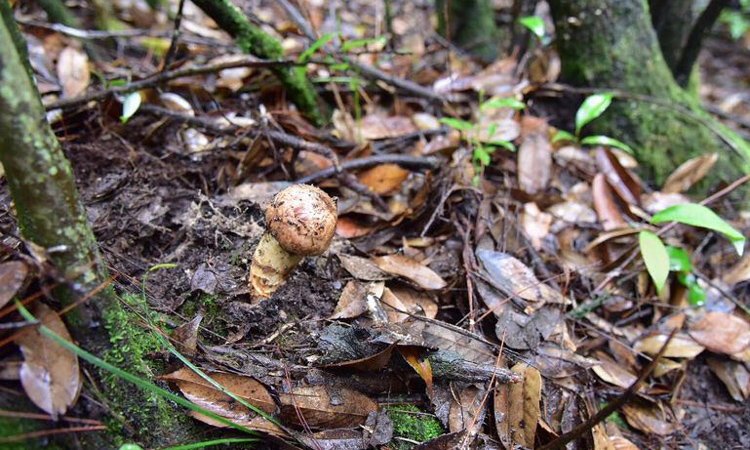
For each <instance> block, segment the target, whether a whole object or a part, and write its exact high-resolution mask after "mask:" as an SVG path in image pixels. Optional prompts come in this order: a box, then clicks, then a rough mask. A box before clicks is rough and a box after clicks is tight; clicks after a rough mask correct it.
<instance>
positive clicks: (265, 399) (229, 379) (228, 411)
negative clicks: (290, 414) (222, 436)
mask: <svg viewBox="0 0 750 450" xmlns="http://www.w3.org/2000/svg"><path fill="white" fill-rule="evenodd" d="M207 375H208V376H210V377H211V378H212V379H213V380H214V381H216V382H217V383H219V384H220V385H221V386H223V387H224V388H225V389H226V390H228V391H229V392H231V393H233V394H234V395H236V396H237V397H240V398H241V399H243V400H245V401H247V402H248V403H250V404H251V405H253V406H255V407H256V408H258V409H260V410H262V411H264V412H266V413H268V414H273V413H274V412H276V403H275V402H274V401H273V397H271V394H270V393H269V392H268V389H267V388H266V387H265V386H264V385H263V384H262V383H261V382H259V381H258V380H256V379H254V378H251V377H246V376H242V375H235V374H233V373H222V372H213V373H207ZM159 379H161V380H166V381H171V382H174V383H175V384H177V387H179V388H180V390H181V391H182V393H183V394H185V397H187V398H189V399H190V400H191V401H193V402H195V403H197V404H199V405H200V406H202V407H204V408H205V409H207V410H209V411H212V412H215V413H216V414H219V415H221V416H223V417H227V418H231V419H243V420H249V419H251V418H252V417H253V416H254V415H255V414H256V413H255V412H254V411H252V410H250V409H249V408H247V407H246V406H244V405H242V404H240V403H238V402H236V401H235V400H233V399H232V398H231V397H230V396H228V395H227V394H225V393H223V392H221V391H220V390H218V389H216V387H214V386H213V385H212V384H211V383H210V382H208V381H207V380H205V379H203V377H201V376H200V375H198V374H197V373H195V372H193V370H192V369H190V368H189V367H183V368H181V369H179V370H177V371H175V372H172V373H169V374H166V375H162V376H160V377H159ZM204 405H205V406H204Z"/></svg>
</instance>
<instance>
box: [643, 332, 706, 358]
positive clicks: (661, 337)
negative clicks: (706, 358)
mask: <svg viewBox="0 0 750 450" xmlns="http://www.w3.org/2000/svg"><path fill="white" fill-rule="evenodd" d="M668 337H669V336H668V335H666V334H662V333H657V334H652V335H650V336H646V337H645V338H643V339H641V340H640V341H638V342H636V344H635V347H634V350H636V351H639V352H644V353H647V354H649V355H652V356H653V355H656V354H657V353H659V350H661V348H662V346H663V345H664V343H666V342H667V338H668ZM703 350H705V347H704V346H702V345H700V344H698V343H697V342H695V341H694V340H693V339H691V338H690V336H688V335H687V334H685V333H682V332H679V333H676V334H675V335H674V337H673V338H672V341H671V342H670V343H669V345H667V348H666V350H665V351H664V355H663V356H664V357H666V358H688V359H692V358H695V357H696V356H698V355H699V354H700V353H701V352H702V351H703Z"/></svg>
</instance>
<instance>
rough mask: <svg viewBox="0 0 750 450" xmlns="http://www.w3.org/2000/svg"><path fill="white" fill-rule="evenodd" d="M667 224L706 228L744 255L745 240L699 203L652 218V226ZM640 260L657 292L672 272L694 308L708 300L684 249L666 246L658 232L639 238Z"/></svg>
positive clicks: (647, 233)
mask: <svg viewBox="0 0 750 450" xmlns="http://www.w3.org/2000/svg"><path fill="white" fill-rule="evenodd" d="M665 222H679V223H682V224H685V225H692V226H694V227H700V228H706V229H709V230H712V231H716V232H718V233H721V234H723V235H724V236H725V237H726V238H727V239H729V241H730V242H731V243H732V245H733V246H734V248H735V250H736V251H737V253H738V254H739V255H740V256H742V252H743V250H744V247H745V237H744V236H743V235H742V233H740V232H739V231H737V230H736V229H734V228H733V227H732V226H731V225H729V224H728V223H727V222H726V221H724V219H722V218H721V217H719V216H718V215H717V214H716V213H715V212H713V211H712V210H711V209H709V208H707V207H705V206H703V205H699V204H696V203H684V204H680V205H675V206H671V207H669V208H666V209H664V210H663V211H661V212H659V213H657V214H655V215H654V216H653V217H651V223H652V224H654V225H658V224H661V223H665ZM638 238H639V239H638V240H639V246H640V251H641V257H642V258H643V262H644V263H645V264H646V270H647V271H648V273H649V275H650V276H651V279H652V280H653V282H654V285H655V286H656V291H657V292H658V293H661V291H662V289H663V288H664V285H665V284H666V282H667V278H668V276H669V273H670V272H675V273H676V274H677V281H679V282H680V284H682V285H683V286H685V287H686V288H687V289H688V293H689V294H688V301H689V302H690V304H691V305H700V304H702V303H703V302H704V301H705V299H706V293H705V291H704V290H703V288H702V287H701V286H700V285H699V284H698V283H697V279H696V277H695V275H694V274H693V267H692V264H691V263H690V257H689V255H688V254H687V252H686V251H685V250H684V249H681V248H679V247H671V246H665V245H664V242H662V240H661V238H659V236H657V235H656V234H655V233H652V232H651V231H648V230H643V231H641V232H640V233H639V236H638Z"/></svg>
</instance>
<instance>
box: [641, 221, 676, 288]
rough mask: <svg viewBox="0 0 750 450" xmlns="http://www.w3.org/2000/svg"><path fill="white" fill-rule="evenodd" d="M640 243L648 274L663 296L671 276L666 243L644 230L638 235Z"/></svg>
mask: <svg viewBox="0 0 750 450" xmlns="http://www.w3.org/2000/svg"><path fill="white" fill-rule="evenodd" d="M638 243H639V245H640V249H641V257H643V262H644V263H646V269H648V274H649V275H651V279H652V280H653V281H654V286H656V292H658V293H659V294H660V295H661V291H662V289H664V284H665V283H666V282H667V277H668V276H669V254H668V253H667V249H666V248H665V247H664V242H662V240H661V238H659V236H657V235H655V234H654V233H652V232H650V231H647V230H643V231H641V232H640V233H638Z"/></svg>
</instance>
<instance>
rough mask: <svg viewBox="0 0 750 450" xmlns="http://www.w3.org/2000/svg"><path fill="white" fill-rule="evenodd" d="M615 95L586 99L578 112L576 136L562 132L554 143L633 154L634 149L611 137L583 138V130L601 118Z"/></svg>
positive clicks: (553, 138)
mask: <svg viewBox="0 0 750 450" xmlns="http://www.w3.org/2000/svg"><path fill="white" fill-rule="evenodd" d="M613 97H614V94H612V93H605V94H595V95H592V96H589V97H587V98H586V100H584V101H583V103H582V104H581V107H580V108H578V111H577V112H576V130H575V134H573V133H570V132H568V131H564V130H560V131H558V132H557V134H555V136H553V137H552V142H560V141H569V142H575V143H577V144H579V145H606V146H608V147H615V148H619V149H620V150H622V151H625V152H627V153H629V154H631V155H632V154H633V149H632V148H630V146H628V144H626V143H624V142H622V141H618V140H617V139H614V138H611V137H609V136H602V135H597V136H586V137H584V138H581V130H582V129H583V127H584V126H586V125H587V124H588V123H590V122H591V121H593V120H594V119H596V118H597V117H599V116H601V115H602V114H603V113H604V111H606V110H607V108H609V105H611V104H612V98H613Z"/></svg>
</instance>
